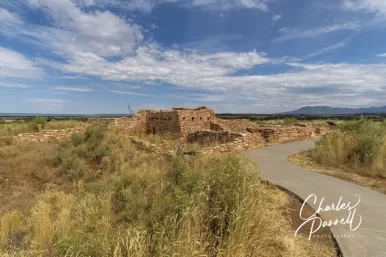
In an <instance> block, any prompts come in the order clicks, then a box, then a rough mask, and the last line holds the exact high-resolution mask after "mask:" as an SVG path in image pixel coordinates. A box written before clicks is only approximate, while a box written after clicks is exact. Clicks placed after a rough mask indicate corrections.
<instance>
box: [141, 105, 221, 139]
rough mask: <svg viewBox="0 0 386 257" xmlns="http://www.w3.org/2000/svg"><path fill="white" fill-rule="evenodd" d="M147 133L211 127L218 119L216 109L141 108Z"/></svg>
mask: <svg viewBox="0 0 386 257" xmlns="http://www.w3.org/2000/svg"><path fill="white" fill-rule="evenodd" d="M139 114H140V115H143V116H144V120H145V132H146V133H147V134H180V135H185V134H188V133H191V132H196V131H200V130H208V129H210V124H211V122H212V121H214V120H215V119H216V117H215V112H214V110H212V109H210V108H207V107H199V108H196V109H188V108H173V109H172V110H161V111H154V110H141V111H139Z"/></svg>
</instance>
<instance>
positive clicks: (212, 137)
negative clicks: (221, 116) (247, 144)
mask: <svg viewBox="0 0 386 257" xmlns="http://www.w3.org/2000/svg"><path fill="white" fill-rule="evenodd" d="M236 139H243V135H242V134H240V133H234V132H231V131H210V130H206V131H196V132H192V133H189V134H188V135H187V136H186V141H187V142H188V143H199V144H202V145H210V144H215V143H217V144H223V143H228V142H232V141H234V140H236Z"/></svg>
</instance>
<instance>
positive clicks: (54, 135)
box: [0, 128, 84, 142]
mask: <svg viewBox="0 0 386 257" xmlns="http://www.w3.org/2000/svg"><path fill="white" fill-rule="evenodd" d="M83 131H84V128H68V129H56V130H42V131H40V132H36V133H22V134H19V135H17V136H13V137H8V138H5V137H3V138H0V140H1V139H2V140H6V139H7V140H8V139H12V142H57V141H60V140H63V139H66V138H69V137H70V136H71V135H72V134H74V133H81V132H83Z"/></svg>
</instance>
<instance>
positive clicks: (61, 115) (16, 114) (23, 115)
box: [0, 113, 130, 117]
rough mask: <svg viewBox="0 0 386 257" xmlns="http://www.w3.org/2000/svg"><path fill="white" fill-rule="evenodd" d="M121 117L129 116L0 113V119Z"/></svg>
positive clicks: (109, 114)
mask: <svg viewBox="0 0 386 257" xmlns="http://www.w3.org/2000/svg"><path fill="white" fill-rule="evenodd" d="M36 116H44V117H123V116H130V115H128V114H120V113H104V114H55V113H0V117H36Z"/></svg>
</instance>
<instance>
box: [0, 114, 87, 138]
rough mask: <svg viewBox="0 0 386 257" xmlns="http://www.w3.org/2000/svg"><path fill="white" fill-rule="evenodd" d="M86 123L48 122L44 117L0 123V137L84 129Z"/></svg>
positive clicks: (73, 121)
mask: <svg viewBox="0 0 386 257" xmlns="http://www.w3.org/2000/svg"><path fill="white" fill-rule="evenodd" d="M84 126H86V123H85V122H82V121H78V120H57V121H49V122H47V121H46V119H45V118H43V117H37V118H36V119H35V120H33V121H29V122H15V123H0V137H11V136H17V135H18V134H20V133H33V132H39V131H40V130H42V129H64V128H75V127H84Z"/></svg>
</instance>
